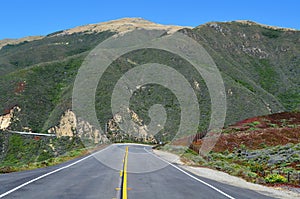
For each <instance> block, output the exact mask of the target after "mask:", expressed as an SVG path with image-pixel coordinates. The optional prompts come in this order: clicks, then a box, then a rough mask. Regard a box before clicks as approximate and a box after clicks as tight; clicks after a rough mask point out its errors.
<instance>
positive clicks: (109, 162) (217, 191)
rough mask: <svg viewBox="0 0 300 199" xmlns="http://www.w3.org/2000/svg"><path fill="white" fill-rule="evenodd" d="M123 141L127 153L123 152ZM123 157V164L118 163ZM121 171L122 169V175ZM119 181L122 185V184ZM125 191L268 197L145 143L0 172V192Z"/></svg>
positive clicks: (133, 195)
mask: <svg viewBox="0 0 300 199" xmlns="http://www.w3.org/2000/svg"><path fill="white" fill-rule="evenodd" d="M127 147H128V154H127V155H125V154H126V148H127ZM125 162H126V163H127V165H126V167H125V168H124V163H125ZM124 169H126V171H124ZM124 172H126V175H127V176H126V180H125V181H124ZM123 187H126V190H122V189H123ZM125 192H126V196H125V195H124V193H125ZM125 197H126V198H127V197H128V198H129V199H140V198H143V199H153V198H162V199H182V198H184V199H190V198H191V199H192V198H193V199H195V198H199V199H202V198H203V199H204V198H209V199H212V198H214V199H215V198H216V199H218V198H242V199H244V198H249V199H250V198H256V199H260V198H261V199H267V198H271V197H268V196H264V195H261V194H259V193H257V192H254V191H251V190H247V189H242V188H238V187H234V186H231V185H226V184H222V183H219V182H216V181H213V180H210V179H205V178H201V177H199V176H195V175H193V174H191V173H189V172H187V171H184V170H183V169H181V168H180V167H179V166H176V165H173V164H170V163H168V162H166V161H165V160H163V159H161V158H160V157H158V156H156V155H155V154H153V153H152V150H151V147H149V146H146V145H133V144H130V145H127V144H114V145H110V146H108V147H106V148H105V149H102V150H101V151H98V152H96V153H94V154H91V155H89V156H86V157H83V158H79V159H76V160H72V161H69V162H66V163H63V164H60V165H57V166H52V167H47V168H42V169H36V170H32V171H23V172H16V173H10V174H1V175H0V198H24V199H27V198H30V199H31V198H44V199H47V198H72V199H73V198H75V199H77V198H78V199H83V198H89V199H92V198H97V199H99V198H100V199H113V198H117V199H120V198H125Z"/></svg>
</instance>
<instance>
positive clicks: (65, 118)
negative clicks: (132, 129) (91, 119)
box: [48, 110, 108, 144]
mask: <svg viewBox="0 0 300 199" xmlns="http://www.w3.org/2000/svg"><path fill="white" fill-rule="evenodd" d="M48 133H55V134H56V136H57V137H63V136H69V137H74V136H77V137H80V138H81V139H84V140H90V141H92V142H93V143H95V144H98V143H106V142H108V139H107V137H106V136H105V135H104V134H101V133H100V131H99V130H98V129H96V128H95V127H93V126H92V125H91V124H89V123H88V122H86V121H83V120H81V119H79V118H77V117H76V115H75V113H74V112H73V111H71V110H67V111H66V112H65V113H64V114H63V115H62V116H61V119H60V122H59V124H58V125H57V126H54V127H52V128H50V129H49V130H48Z"/></svg>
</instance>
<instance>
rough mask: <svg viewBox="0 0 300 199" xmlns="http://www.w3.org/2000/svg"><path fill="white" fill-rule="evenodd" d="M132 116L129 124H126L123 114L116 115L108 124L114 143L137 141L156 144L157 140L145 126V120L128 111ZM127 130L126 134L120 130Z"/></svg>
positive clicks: (109, 134) (109, 133)
mask: <svg viewBox="0 0 300 199" xmlns="http://www.w3.org/2000/svg"><path fill="white" fill-rule="evenodd" d="M127 112H128V114H129V115H130V118H129V119H130V122H129V124H125V120H124V118H123V116H122V115H121V114H116V115H115V116H114V118H113V119H111V120H109V122H108V129H107V130H108V132H107V134H108V136H109V137H110V139H111V140H113V141H124V140H130V141H137V142H148V143H156V142H157V141H156V139H155V138H154V136H153V135H152V134H151V133H150V132H149V130H148V129H147V126H146V125H144V124H143V120H142V119H140V118H139V116H138V115H137V114H136V113H135V112H134V111H132V110H129V109H128V110H127ZM120 126H122V127H123V129H124V128H126V129H127V130H126V132H125V131H124V130H122V128H120Z"/></svg>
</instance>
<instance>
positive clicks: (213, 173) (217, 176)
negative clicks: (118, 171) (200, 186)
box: [153, 150, 300, 199]
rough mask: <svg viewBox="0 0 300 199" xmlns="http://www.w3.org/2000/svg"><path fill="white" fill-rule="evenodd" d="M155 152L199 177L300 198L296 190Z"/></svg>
mask: <svg viewBox="0 0 300 199" xmlns="http://www.w3.org/2000/svg"><path fill="white" fill-rule="evenodd" d="M153 152H154V153H155V154H156V155H157V156H159V157H161V158H163V159H164V160H167V161H168V162H170V163H173V164H177V165H179V166H180V167H181V168H183V169H185V170H186V171H189V172H191V173H193V174H194V175H197V176H199V177H204V178H208V179H211V180H214V181H218V182H221V183H224V184H228V185H232V186H236V187H240V188H244V189H249V190H252V191H256V192H258V193H260V194H263V195H266V196H270V197H275V198H286V199H294V198H300V194H298V193H296V192H292V191H288V190H284V189H276V188H273V187H266V186H263V185H259V184H254V183H250V182H247V181H245V180H244V179H241V178H238V177H236V176H231V175H229V174H227V173H224V172H221V171H217V170H213V169H209V168H204V167H192V166H187V165H185V164H184V163H183V162H182V161H180V157H179V156H178V155H175V154H172V153H169V152H166V151H160V150H153Z"/></svg>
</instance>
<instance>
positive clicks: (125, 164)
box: [122, 146, 128, 199]
mask: <svg viewBox="0 0 300 199" xmlns="http://www.w3.org/2000/svg"><path fill="white" fill-rule="evenodd" d="M127 159H128V146H127V147H126V150H125V157H124V166H123V183H122V199H127Z"/></svg>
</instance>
